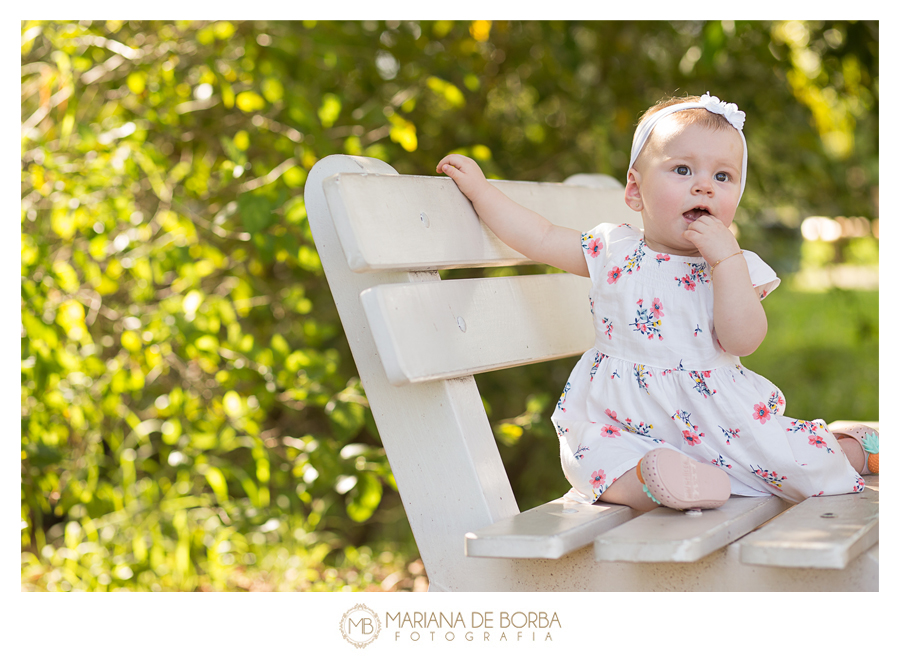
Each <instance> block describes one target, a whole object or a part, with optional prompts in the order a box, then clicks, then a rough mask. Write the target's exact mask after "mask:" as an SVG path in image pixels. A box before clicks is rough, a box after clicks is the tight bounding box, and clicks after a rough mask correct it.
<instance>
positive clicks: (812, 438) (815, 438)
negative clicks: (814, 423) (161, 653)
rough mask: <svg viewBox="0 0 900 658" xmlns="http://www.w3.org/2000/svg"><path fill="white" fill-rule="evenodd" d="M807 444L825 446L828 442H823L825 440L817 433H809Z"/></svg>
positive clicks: (818, 446)
mask: <svg viewBox="0 0 900 658" xmlns="http://www.w3.org/2000/svg"><path fill="white" fill-rule="evenodd" d="M809 445H811V446H816V447H817V448H827V447H828V444H826V443H825V440H824V439H823V438H822V437H821V436H819V435H818V434H810V435H809Z"/></svg>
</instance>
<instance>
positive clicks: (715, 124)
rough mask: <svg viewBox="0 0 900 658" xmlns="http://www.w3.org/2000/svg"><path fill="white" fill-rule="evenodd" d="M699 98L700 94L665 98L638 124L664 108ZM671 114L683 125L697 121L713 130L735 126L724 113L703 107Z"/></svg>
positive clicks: (647, 112)
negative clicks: (709, 110)
mask: <svg viewBox="0 0 900 658" xmlns="http://www.w3.org/2000/svg"><path fill="white" fill-rule="evenodd" d="M699 100H700V97H699V96H682V97H680V98H676V97H675V96H672V97H670V98H664V99H662V100H661V101H659V102H658V103H657V104H656V105H654V106H653V107H651V108H649V109H648V110H647V111H646V112H644V113H643V114H642V115H641V118H640V120H639V121H638V125H640V124H641V123H643V122H644V121H645V120H646V119H647V118H648V117H650V116H652V115H653V114H655V113H657V112H659V111H660V110H662V109H663V108H666V107H669V106H670V105H678V104H680V103H696V102H697V101H699ZM671 116H672V117H673V118H674V119H675V120H676V121H678V122H679V123H681V124H683V125H690V124H692V123H696V124H699V125H700V126H702V127H704V128H710V129H713V130H719V129H720V128H733V126H732V125H731V124H730V123H728V119H726V118H725V117H724V116H723V115H721V114H715V113H713V112H708V111H707V110H704V109H703V108H702V107H696V108H692V109H689V110H682V111H681V112H675V114H672V115H671Z"/></svg>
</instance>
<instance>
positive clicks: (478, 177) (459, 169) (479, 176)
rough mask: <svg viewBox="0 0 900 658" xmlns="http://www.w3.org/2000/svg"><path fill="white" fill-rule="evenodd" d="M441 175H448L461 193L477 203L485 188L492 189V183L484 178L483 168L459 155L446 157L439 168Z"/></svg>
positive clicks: (452, 154) (453, 154) (439, 164)
mask: <svg viewBox="0 0 900 658" xmlns="http://www.w3.org/2000/svg"><path fill="white" fill-rule="evenodd" d="M437 172H438V173H439V174H447V175H448V176H449V177H450V178H452V179H453V182H454V183H456V186H457V187H458V188H459V190H460V192H462V193H463V194H465V195H466V196H467V197H468V198H469V199H470V200H472V201H473V202H474V201H475V197H477V196H478V195H479V194H480V193H481V192H482V190H484V189H485V187H490V183H488V182H487V179H486V178H485V177H484V173H483V172H482V171H481V167H479V166H478V164H477V163H476V162H475V161H474V160H473V159H472V158H467V157H466V156H464V155H459V154H458V153H451V154H450V155H448V156H445V157H444V158H443V159H442V160H441V161H440V162H439V163H438V166H437Z"/></svg>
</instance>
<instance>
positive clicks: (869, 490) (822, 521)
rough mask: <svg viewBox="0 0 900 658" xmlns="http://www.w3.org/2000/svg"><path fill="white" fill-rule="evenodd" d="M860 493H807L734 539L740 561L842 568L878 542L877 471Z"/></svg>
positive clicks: (812, 567)
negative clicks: (815, 494)
mask: <svg viewBox="0 0 900 658" xmlns="http://www.w3.org/2000/svg"><path fill="white" fill-rule="evenodd" d="M864 479H865V481H866V488H865V490H864V491H863V492H862V493H860V494H849V495H844V496H822V497H820V498H808V499H807V500H804V501H803V502H802V503H800V504H798V505H795V506H793V507H792V508H791V509H789V510H787V511H786V512H785V513H784V514H782V515H780V516H778V517H777V518H775V519H773V520H772V521H771V522H769V523H768V524H766V525H765V526H763V527H762V528H760V529H759V530H757V531H756V532H754V533H753V534H752V535H750V536H749V537H746V538H744V539H742V540H741V541H739V542H738V544H737V546H738V548H739V549H740V552H741V562H743V563H744V564H758V565H765V566H777V567H804V568H808V569H843V568H845V567H846V566H847V565H848V564H850V562H851V561H852V560H854V559H855V558H856V557H857V556H858V555H860V554H861V553H863V552H864V551H866V550H868V549H869V548H871V547H872V546H874V545H875V544H876V543H878V490H879V487H878V476H877V475H866V476H864Z"/></svg>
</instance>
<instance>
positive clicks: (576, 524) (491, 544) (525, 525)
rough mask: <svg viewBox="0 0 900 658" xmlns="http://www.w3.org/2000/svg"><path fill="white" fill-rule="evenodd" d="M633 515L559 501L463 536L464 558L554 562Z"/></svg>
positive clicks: (615, 508) (616, 508)
mask: <svg viewBox="0 0 900 658" xmlns="http://www.w3.org/2000/svg"><path fill="white" fill-rule="evenodd" d="M637 515H638V512H635V511H634V510H633V509H631V508H630V507H625V506H623V505H586V504H585V503H583V502H570V501H567V500H565V499H564V498H559V499H557V500H553V501H550V502H549V503H544V504H543V505H540V506H538V507H535V508H533V509H530V510H528V511H526V512H522V513H521V514H516V515H515V516H512V517H510V518H508V519H503V520H502V521H498V522H497V523H494V524H493V525H490V526H487V527H486V528H481V529H480V530H476V531H475V532H468V533H466V555H467V556H468V557H505V558H548V559H558V558H560V557H562V556H563V555H566V554H567V553H571V552H572V551H574V550H577V549H579V548H581V547H582V546H587V545H588V544H590V543H591V542H592V541H593V540H594V539H595V538H596V537H597V535H599V534H601V533H603V532H606V531H607V530H610V529H611V528H614V527H616V526H618V525H621V524H622V523H625V522H626V521H630V520H631V519H632V518H634V517H635V516H637Z"/></svg>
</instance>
